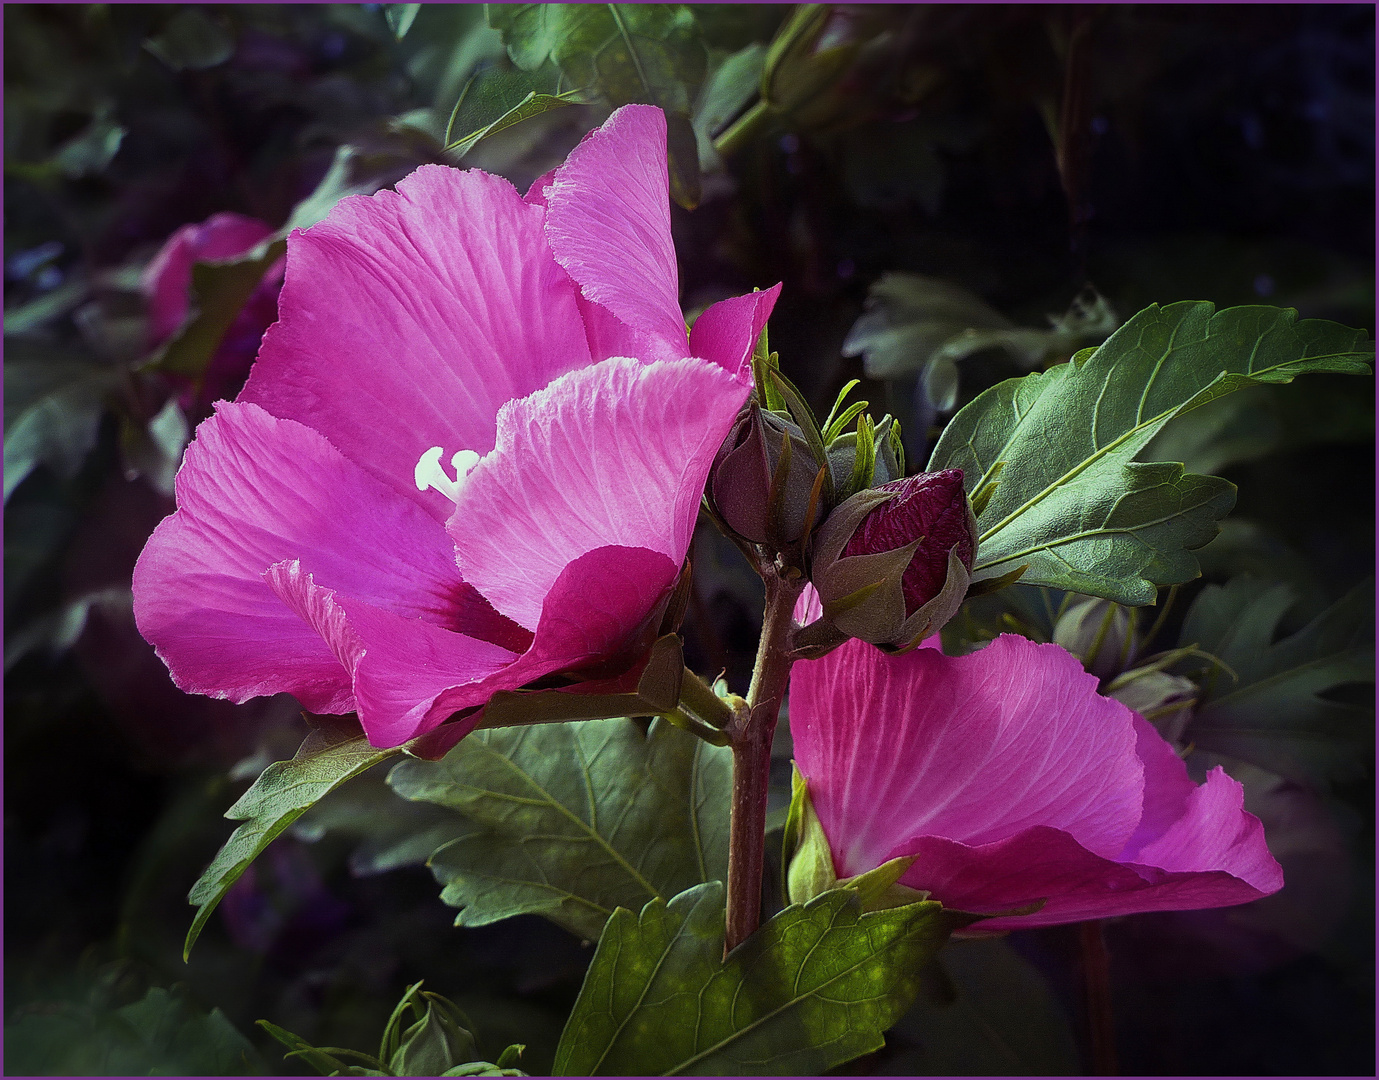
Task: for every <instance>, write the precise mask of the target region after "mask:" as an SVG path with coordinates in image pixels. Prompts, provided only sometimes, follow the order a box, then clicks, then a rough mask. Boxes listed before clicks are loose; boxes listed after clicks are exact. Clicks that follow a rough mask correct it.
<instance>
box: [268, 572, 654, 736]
mask: <svg viewBox="0 0 1379 1080" xmlns="http://www.w3.org/2000/svg"><path fill="white" fill-rule="evenodd" d="M677 569H678V568H677V566H676V565H675V564H673V563H671V562H670V560H669V559H667V558H666V557H665V556H664V555H661V554H659V553H657V552H653V551H645V550H641V549H629V548H600V549H599V550H597V551H591V552H589V553H588V554H586V555H584V556H582V557H581V558H579V559H576V560H575V561H574V562H573V563H571V564H570V566H568V567H566V569H565V571H564V572H563V573H562V574H561V575H560V577H559V579H558V580H557V581H556V582H555V585H554V586H553V587H552V589H551V593H550V595H549V596H548V597H547V600H546V605H545V610H544V611H543V612H542V615H541V620H540V622H539V624H538V626H537V630H536V635H535V639H534V640H533V641H532V644H531V648H530V649H529V650H528V651H527V652H526V653H525V654H524V655H522V656H520V657H517V656H515V655H514V654H513V653H512V652H509V651H508V650H506V649H503V648H500V647H499V646H497V645H492V644H489V643H488V642H486V641H479V640H476V639H474V638H472V637H468V636H466V635H464V634H460V633H453V632H451V631H449V630H445V629H442V628H440V627H438V626H435V625H433V624H431V623H428V622H424V621H422V620H420V619H409V618H403V617H401V616H399V615H396V614H393V613H391V612H388V611H384V610H382V609H380V608H378V607H376V606H374V605H371V604H367V603H363V602H361V601H359V600H355V599H353V598H351V597H348V596H344V595H341V594H339V593H337V592H334V591H332V590H330V589H326V588H323V587H321V586H320V585H317V584H316V583H315V582H314V581H312V578H311V575H309V574H306V573H304V572H303V570H302V567H301V565H300V564H299V563H297V562H283V563H280V564H278V565H276V566H274V567H273V568H272V569H271V570H270V571H269V572H268V581H269V583H270V585H271V586H272V588H273V589H274V591H275V592H276V593H277V594H278V595H279V596H280V597H281V598H282V599H283V601H284V602H285V603H286V604H288V605H289V606H290V607H291V608H292V610H293V611H295V612H296V613H297V614H298V615H300V616H301V618H302V619H303V620H305V622H306V623H309V624H310V625H311V626H312V627H313V628H315V630H316V631H317V633H319V634H320V635H321V637H322V638H324V639H325V640H326V641H328V642H329V643H330V646H331V649H332V651H333V653H334V655H335V656H336V658H337V660H338V661H339V663H340V665H341V666H342V669H343V670H345V671H347V672H348V673H349V677H350V679H351V681H352V686H353V690H354V697H355V701H356V704H357V707H358V710H359V720H360V723H361V724H362V725H363V727H364V731H365V732H366V733H367V734H368V736H369V741H370V742H371V743H373V745H375V746H397V745H399V744H401V743H404V742H406V741H407V740H408V739H412V738H415V737H416V736H417V735H420V734H423V733H424V732H427V731H430V730H431V729H433V728H435V727H436V726H438V725H439V724H440V723H441V722H442V721H444V720H445V719H446V718H447V717H449V716H451V715H452V714H454V713H456V712H459V711H460V710H462V709H467V708H472V707H474V706H477V705H482V704H483V703H484V702H486V701H487V700H488V699H489V698H490V697H491V696H492V695H493V694H494V693H496V692H497V691H499V690H513V689H516V688H517V687H519V686H521V685H523V684H524V683H528V682H532V681H534V680H536V679H539V678H540V677H542V676H543V675H548V674H550V673H552V672H556V671H568V670H576V669H580V668H585V667H587V666H588V665H590V664H592V663H600V662H601V663H605V664H606V663H607V662H609V661H610V660H611V661H614V662H618V661H621V662H622V663H628V664H630V663H632V662H633V661H634V660H635V659H636V657H635V655H632V654H631V653H630V652H629V651H628V649H629V646H633V647H635V646H638V645H640V646H641V647H642V648H645V645H646V644H649V641H638V640H636V637H637V631H638V630H639V629H643V625H642V624H643V623H644V622H645V620H646V616H647V608H648V600H647V597H648V596H650V597H652V599H653V600H654V599H655V598H657V597H658V596H659V595H661V594H662V593H664V592H665V591H666V589H667V588H668V587H669V584H670V583H672V582H673V581H674V579H675V575H676V573H677ZM652 630H653V631H654V627H653V628H652ZM477 719H478V714H477V713H476V714H475V715H474V716H471V717H466V718H464V719H461V720H457V721H455V722H454V723H456V724H459V725H461V729H462V730H457V731H456V732H454V734H456V735H461V734H464V733H466V732H467V731H468V730H469V728H471V727H472V726H473V724H474V723H475V722H476V721H477Z"/></svg>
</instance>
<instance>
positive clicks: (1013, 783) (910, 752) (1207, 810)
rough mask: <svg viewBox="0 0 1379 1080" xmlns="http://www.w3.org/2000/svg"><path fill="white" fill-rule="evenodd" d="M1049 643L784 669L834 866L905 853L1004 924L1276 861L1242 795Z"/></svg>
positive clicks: (1229, 888)
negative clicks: (1200, 774) (1193, 762)
mask: <svg viewBox="0 0 1379 1080" xmlns="http://www.w3.org/2000/svg"><path fill="white" fill-rule="evenodd" d="M1096 688H1097V680H1096V679H1095V678H1094V677H1093V676H1091V675H1088V674H1087V673H1086V672H1085V671H1083V669H1082V665H1081V664H1079V663H1078V661H1077V660H1076V659H1075V658H1074V657H1073V656H1071V655H1070V654H1068V653H1067V652H1065V651H1064V650H1063V649H1061V648H1059V647H1058V646H1056V645H1039V644H1036V643H1034V642H1032V641H1029V640H1027V639H1026V638H1022V637H1018V636H1015V635H1010V634H1007V635H1003V636H1002V637H999V638H997V639H996V640H995V641H993V642H992V643H991V644H990V645H988V646H987V647H986V648H984V649H982V650H981V651H979V652H976V653H973V654H972V655H970V656H963V657H956V658H954V657H949V656H945V655H944V654H943V653H942V652H940V651H939V650H938V649H936V648H919V649H915V650H914V651H912V652H909V653H906V654H903V655H900V656H887V655H886V654H884V653H883V652H881V651H880V650H879V649H876V648H874V647H872V646H871V645H867V644H865V643H863V642H861V641H857V640H852V641H849V642H847V643H846V644H844V645H843V646H841V647H840V648H838V649H837V650H835V651H834V652H832V653H830V654H829V655H828V656H826V657H824V658H823V659H822V660H814V661H803V662H801V663H798V664H796V665H795V668H794V670H793V672H792V677H791V683H790V727H791V734H792V735H793V736H794V741H795V758H796V762H797V764H798V766H799V769H800V772H801V773H803V774H804V776H805V778H806V779H807V781H808V784H809V793H810V796H811V798H812V800H813V805H814V809H815V811H816V813H817V814H818V816H819V820H820V823H821V824H822V826H823V829H824V833H825V835H826V836H827V837H828V839H829V847H830V849H831V851H832V855H833V862H834V867H835V869H836V871H837V873H838V875H839V877H852V876H855V875H857V874H860V873H863V872H865V871H867V870H870V869H872V868H873V867H876V866H879V865H881V864H882V863H884V862H887V861H888V860H890V859H894V858H898V857H900V856H903V855H914V856H917V858H916V859H915V862H914V864H913V865H912V866H911V867H910V869H909V870H908V871H906V873H905V875H904V876H903V877H902V878H901V879H900V880H901V883H902V884H905V885H909V886H911V887H912V888H916V889H925V890H928V891H929V892H930V893H931V894H932V895H933V898H934V899H936V900H940V901H942V902H943V903H944V904H945V905H947V906H949V907H953V908H959V909H961V910H965V911H976V912H983V913H992V912H1001V911H1011V910H1013V909H1017V908H1021V907H1026V906H1028V905H1030V904H1033V903H1035V902H1037V901H1044V905H1043V907H1042V908H1040V909H1039V910H1038V911H1037V912H1035V913H1033V914H1029V915H1022V916H1015V917H1009V918H999V919H992V920H990V921H987V922H984V923H982V924H980V925H981V928H982V929H993V930H995V929H1018V928H1020V927H1028V926H1047V925H1051V924H1054V923H1067V922H1076V921H1079V920H1082V919H1096V918H1102V917H1104V916H1108V915H1126V914H1130V913H1132V912H1137V911H1165V910H1181V909H1186V908H1210V907H1225V906H1227V905H1230V904H1240V903H1244V902H1245V901H1247V900H1254V899H1257V898H1259V897H1261V896H1266V895H1268V894H1269V893H1273V892H1277V891H1278V890H1279V889H1280V888H1282V886H1283V872H1282V871H1281V870H1280V868H1279V865H1278V863H1277V862H1275V861H1274V858H1273V856H1272V855H1270V854H1269V850H1268V848H1267V847H1265V844H1264V829H1263V826H1262V825H1261V824H1260V823H1259V820H1258V819H1257V818H1256V817H1254V816H1253V815H1252V814H1247V813H1246V812H1245V811H1244V810H1243V809H1242V805H1243V798H1244V791H1243V789H1242V788H1241V786H1240V785H1239V784H1238V783H1236V782H1235V781H1234V780H1232V779H1231V778H1230V777H1229V776H1227V775H1226V774H1225V773H1224V772H1223V771H1222V770H1221V769H1220V768H1217V769H1214V770H1213V771H1212V772H1211V774H1210V775H1209V776H1208V777H1207V782H1206V783H1205V784H1202V785H1201V786H1198V785H1197V784H1195V783H1193V782H1192V780H1191V779H1189V777H1188V775H1187V768H1186V767H1185V766H1184V764H1183V762H1182V760H1181V759H1180V758H1179V757H1178V756H1177V755H1176V754H1175V753H1174V752H1173V749H1172V747H1170V746H1169V745H1168V743H1166V742H1164V740H1163V739H1162V738H1160V736H1159V735H1158V733H1157V732H1156V731H1155V730H1154V728H1153V727H1152V726H1151V725H1150V724H1148V723H1147V722H1146V721H1145V720H1144V719H1143V718H1141V717H1140V716H1138V715H1137V714H1135V713H1133V712H1131V711H1130V710H1129V709H1127V708H1126V707H1125V706H1124V705H1122V704H1121V703H1120V702H1118V701H1113V700H1111V699H1109V698H1104V697H1101V696H1100V695H1099V694H1098V693H1097V692H1096Z"/></svg>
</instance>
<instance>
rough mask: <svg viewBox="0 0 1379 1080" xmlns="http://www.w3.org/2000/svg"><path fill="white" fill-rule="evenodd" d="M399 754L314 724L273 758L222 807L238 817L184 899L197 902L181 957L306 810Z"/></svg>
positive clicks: (231, 815) (394, 750) (365, 740)
mask: <svg viewBox="0 0 1379 1080" xmlns="http://www.w3.org/2000/svg"><path fill="white" fill-rule="evenodd" d="M401 752H402V747H400V746H395V747H390V748H387V749H383V750H380V749H378V748H377V747H374V746H370V745H369V741H368V740H367V739H366V738H365V737H364V736H363V735H345V736H342V735H341V734H339V733H338V732H337V731H335V730H334V729H331V728H326V727H322V728H318V729H317V730H316V731H314V732H312V733H311V735H309V736H307V739H306V741H305V742H304V743H302V746H301V749H299V750H298V751H297V753H296V755H295V756H294V757H293V758H292V760H290V761H275V762H274V763H273V764H272V765H270V766H268V768H266V769H264V770H263V772H262V773H261V774H260V775H259V778H258V779H257V780H255V781H254V783H253V784H252V785H251V786H250V788H249V790H248V791H246V792H245V793H244V794H243V795H241V796H240V798H239V800H238V801H237V802H236V803H235V804H234V806H232V807H230V809H229V810H227V811H225V816H226V817H227V818H230V819H231V820H232V821H243V822H244V824H243V825H240V826H239V827H238V828H237V829H235V831H234V832H233V833H231V834H230V839H228V840H226V841H225V844H224V846H223V847H222V848H221V849H220V850H219V851H218V852H216V856H215V858H214V859H213V860H212V861H211V865H210V866H208V867H206V869H205V870H204V871H202V874H201V876H200V877H199V878H197V880H196V884H195V885H193V886H192V890H191V892H190V894H188V896H187V899H188V900H189V901H190V902H191V903H193V904H195V905H196V909H197V910H196V918H195V919H193V920H192V925H191V929H190V930H188V931H187V942H186V945H185V947H184V956H185V955H186V954H188V953H190V952H191V947H192V945H193V944H195V942H196V939H197V937H198V936H200V934H201V929H202V927H204V926H205V925H206V920H207V919H209V918H210V917H211V912H213V911H214V910H215V908H216V905H217V904H219V903H220V901H221V899H222V898H223V897H224V896H225V894H226V893H227V892H229V891H230V886H231V885H233V884H234V883H235V882H236V881H238V880H239V877H240V875H241V874H243V873H244V871H245V868H246V867H248V865H249V864H250V863H252V862H253V861H254V860H255V859H256V858H258V857H259V854H260V853H261V852H262V851H263V849H264V848H266V847H267V846H268V845H269V844H271V843H272V842H273V841H274V840H275V839H276V838H277V837H278V836H279V835H280V834H281V833H282V831H283V830H284V829H286V828H287V827H288V826H289V825H291V824H292V823H293V822H294V821H296V820H297V818H299V817H301V815H302V814H303V813H305V812H306V810H307V808H308V807H310V806H311V805H312V804H313V803H315V802H316V801H317V800H318V799H320V798H322V797H323V796H324V795H326V794H327V793H328V792H329V791H331V790H332V789H334V788H336V787H338V786H339V785H341V784H343V783H344V782H345V781H346V780H348V779H350V778H351V777H353V776H358V775H359V774H360V773H362V772H363V771H364V770H366V769H368V768H370V767H372V766H374V765H377V764H378V763H379V762H380V761H383V760H385V759H387V758H390V757H393V756H394V755H396V754H399V753H401Z"/></svg>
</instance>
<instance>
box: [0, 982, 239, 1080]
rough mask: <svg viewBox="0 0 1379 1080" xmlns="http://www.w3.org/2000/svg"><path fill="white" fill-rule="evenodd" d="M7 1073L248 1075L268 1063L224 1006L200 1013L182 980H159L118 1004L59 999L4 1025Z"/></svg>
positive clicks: (48, 1074) (49, 1074)
mask: <svg viewBox="0 0 1379 1080" xmlns="http://www.w3.org/2000/svg"><path fill="white" fill-rule="evenodd" d="M5 1069H6V1072H7V1073H8V1074H10V1075H20V1074H28V1075H47V1076H51V1075H68V1076H73V1075H74V1076H178V1075H186V1076H198V1075H199V1076H244V1075H249V1074H261V1073H262V1072H263V1071H264V1070H263V1063H262V1061H261V1059H260V1058H259V1056H258V1053H257V1052H256V1051H255V1050H254V1048H253V1046H252V1045H251V1044H250V1042H249V1040H248V1039H246V1038H245V1037H244V1036H243V1035H241V1034H240V1033H239V1031H237V1030H236V1029H235V1027H234V1025H233V1024H231V1023H230V1021H229V1020H228V1019H227V1018H226V1016H225V1014H224V1013H223V1012H221V1011H220V1010H219V1009H212V1010H211V1011H210V1012H209V1013H207V1012H203V1011H202V1010H201V1009H200V1008H199V1007H198V1006H197V1005H195V1004H194V1003H193V1002H192V1001H191V1000H190V998H189V996H188V995H187V994H186V992H185V989H184V988H182V987H178V986H174V987H173V988H172V989H171V990H163V989H160V988H158V987H155V988H153V989H152V990H150V991H149V992H148V993H147V994H146V995H145V996H144V998H143V1000H141V1001H136V1002H134V1003H132V1004H130V1005H125V1006H124V1007H123V1008H119V1009H114V1010H110V1011H107V1010H104V1009H94V1008H91V1007H89V1006H79V1005H59V1006H57V1007H50V1008H47V1009H45V1010H43V1011H41V1012H40V1011H37V1010H35V1011H31V1012H26V1013H22V1014H21V1015H20V1016H19V1017H17V1018H16V1020H15V1021H14V1022H12V1023H9V1024H6V1026H5Z"/></svg>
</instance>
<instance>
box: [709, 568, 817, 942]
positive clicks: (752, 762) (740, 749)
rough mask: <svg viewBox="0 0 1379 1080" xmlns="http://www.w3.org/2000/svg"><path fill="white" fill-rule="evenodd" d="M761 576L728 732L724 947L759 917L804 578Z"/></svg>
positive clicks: (748, 930) (741, 938) (747, 931)
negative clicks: (760, 598)
mask: <svg viewBox="0 0 1379 1080" xmlns="http://www.w3.org/2000/svg"><path fill="white" fill-rule="evenodd" d="M763 576H764V577H765V579H766V613H765V618H764V619H763V621H762V627H761V642H760V643H759V644H758V646H757V662H756V667H755V668H754V669H753V671H752V686H751V689H750V690H748V692H747V708H746V709H745V710H744V711H743V713H742V715H741V718H740V720H739V722H738V723H735V724H734V725H732V727H731V729H730V733H731V736H732V748H733V814H732V829H731V832H730V834H729V847H728V913H727V937H726V938H725V940H724V945H723V948H724V952H727V951H729V950H732V949H735V948H736V947H737V946H738V945H740V944H742V942H743V941H745V940H746V939H747V938H748V937H750V936H751V934H752V933H753V931H755V930H756V928H757V926H758V925H759V924H760V922H761V879H762V873H763V871H764V869H765V864H766V786H767V782H768V780H769V779H770V772H771V739H772V738H773V736H774V735H775V733H776V720H777V718H778V717H779V716H780V706H781V702H782V701H783V700H784V699H785V691H786V688H787V686H788V685H789V683H790V665H791V660H790V658H789V656H787V655H786V651H787V647H788V644H789V638H790V632H791V629H792V628H793V626H794V618H793V615H794V608H795V601H796V599H798V598H799V595H800V593H801V592H802V591H803V589H804V581H803V580H795V581H787V580H785V579H783V578H781V577H779V576H778V575H776V574H775V573H774V572H770V571H768V572H767V573H766V574H764V575H763Z"/></svg>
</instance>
